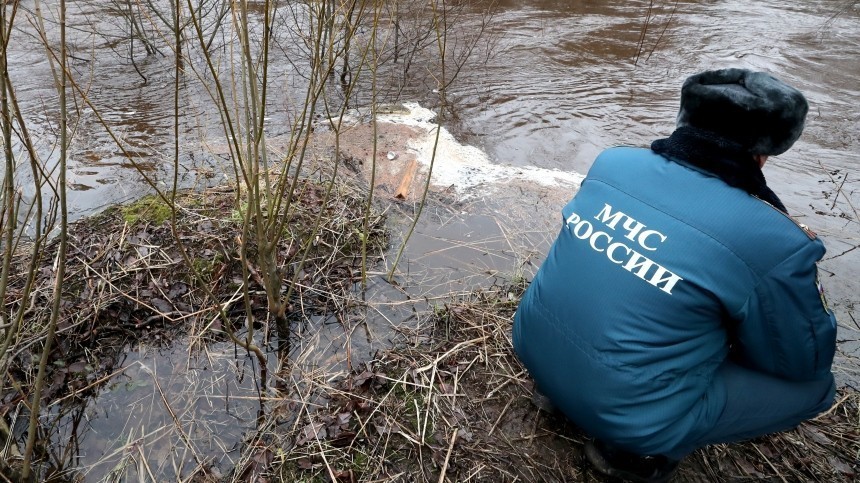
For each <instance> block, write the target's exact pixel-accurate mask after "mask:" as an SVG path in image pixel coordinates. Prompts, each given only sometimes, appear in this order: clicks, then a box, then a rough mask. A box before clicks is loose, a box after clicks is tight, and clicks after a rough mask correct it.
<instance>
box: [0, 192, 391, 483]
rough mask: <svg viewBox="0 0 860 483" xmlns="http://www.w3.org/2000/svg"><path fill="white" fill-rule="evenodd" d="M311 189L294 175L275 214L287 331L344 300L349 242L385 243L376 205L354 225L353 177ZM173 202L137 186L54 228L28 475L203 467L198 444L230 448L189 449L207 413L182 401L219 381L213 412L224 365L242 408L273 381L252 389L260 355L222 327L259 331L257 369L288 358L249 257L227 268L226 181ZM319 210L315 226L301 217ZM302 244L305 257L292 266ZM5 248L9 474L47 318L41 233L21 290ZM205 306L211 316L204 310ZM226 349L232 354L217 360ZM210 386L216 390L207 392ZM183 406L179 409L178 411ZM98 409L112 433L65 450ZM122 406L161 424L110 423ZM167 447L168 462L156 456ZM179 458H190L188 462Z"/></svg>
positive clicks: (354, 264)
mask: <svg viewBox="0 0 860 483" xmlns="http://www.w3.org/2000/svg"><path fill="white" fill-rule="evenodd" d="M326 189H327V186H326V185H324V184H320V183H319V182H318V181H317V182H315V181H312V180H310V179H304V180H301V181H300V182H299V186H298V188H297V190H296V191H295V193H294V195H293V200H292V201H291V203H290V211H289V213H288V214H282V215H281V216H287V217H288V218H289V219H288V222H287V223H286V224H285V228H284V230H285V232H286V233H285V236H283V237H282V241H281V243H280V245H279V246H278V260H279V265H278V267H279V272H280V274H281V275H282V276H283V277H284V279H285V280H292V279H295V280H296V282H295V289H294V290H293V292H292V296H291V299H290V300H289V301H288V302H289V310H288V313H287V316H288V318H289V319H290V320H291V321H292V323H293V326H294V327H295V331H296V334H294V335H296V336H297V337H298V335H297V334H298V332H300V331H301V330H302V327H303V326H304V325H306V324H307V321H308V320H311V319H313V318H314V317H317V316H319V315H320V314H332V313H341V314H342V313H346V312H347V310H348V305H349V304H350V303H352V302H349V300H351V299H352V296H351V295H350V294H351V292H352V291H353V289H354V286H355V284H356V283H358V281H359V280H360V274H361V269H360V265H361V259H362V254H361V249H362V243H363V241H364V240H366V241H367V244H368V254H369V256H370V260H371V262H372V261H373V260H377V259H378V258H379V257H380V256H381V254H382V250H383V249H384V248H385V246H386V243H387V240H386V234H385V231H384V229H383V227H384V223H385V217H384V216H383V215H382V214H381V213H379V212H377V211H373V212H372V213H371V216H370V224H369V228H368V229H367V231H366V232H360V230H358V229H356V227H360V226H362V223H363V222H364V219H365V210H366V208H367V207H366V199H365V198H364V197H363V196H362V192H360V191H359V190H358V188H355V187H351V186H350V185H347V184H339V185H337V186H336V187H335V188H334V189H333V190H332V191H333V194H332V195H331V196H329V197H327V196H326V195H325V193H326ZM240 202H241V201H240ZM175 204H176V206H177V210H176V224H175V227H173V226H172V225H171V222H170V218H171V216H172V212H171V209H170V208H169V206H168V205H167V203H165V202H164V201H163V200H161V199H158V198H155V197H145V198H143V199H141V200H140V201H137V202H135V203H132V204H130V205H126V206H118V207H113V208H110V209H108V210H107V211H105V212H103V213H101V214H99V215H97V216H94V217H91V218H87V219H84V220H81V221H80V222H78V223H76V224H75V225H73V227H72V228H71V230H70V236H69V247H70V248H69V252H68V257H67V271H66V276H65V279H64V281H63V284H62V287H63V305H62V307H61V314H60V318H59V325H58V341H59V343H58V344H57V345H56V346H55V348H54V350H53V351H52V353H51V354H50V358H49V367H50V372H49V375H48V377H47V381H48V382H47V385H46V388H45V390H44V391H43V404H44V407H45V408H46V411H45V415H44V416H43V418H42V420H41V422H42V424H41V427H40V428H39V431H40V434H39V438H38V439H39V440H40V441H42V447H41V448H40V450H39V454H40V455H41V456H40V457H39V458H38V460H40V461H41V462H42V468H41V471H40V472H39V475H40V476H39V479H41V480H48V479H53V480H55V481H66V480H69V479H71V480H75V481H78V480H80V481H84V475H88V476H89V477H88V478H86V481H95V480H94V479H93V478H95V479H97V480H99V481H119V480H124V479H126V478H127V477H129V475H134V474H136V475H137V476H138V477H141V478H144V477H146V475H147V474H149V473H150V472H152V473H153V474H157V475H159V478H161V477H170V475H173V477H175V478H176V479H180V478H181V477H187V476H189V475H194V474H204V473H205V471H204V470H206V469H208V468H210V467H211V466H212V461H213V459H218V458H213V456H212V455H213V454H218V453H222V454H224V453H228V452H231V451H233V450H232V449H231V448H226V447H221V448H219V447H217V445H215V447H214V448H213V444H212V442H213V441H215V440H216V439H217V438H215V439H211V440H210V441H209V444H208V449H206V450H203V449H201V450H199V451H198V450H197V448H204V447H206V446H207V444H199V443H194V442H193V441H191V440H192V439H195V440H196V439H197V438H200V437H202V436H203V435H205V434H206V433H207V432H208V431H209V430H210V429H211V430H212V431H216V430H215V428H207V427H206V424H207V422H206V421H205V420H204V421H195V420H194V419H195V417H194V415H195V414H200V411H205V410H206V409H205V408H201V407H199V406H201V404H202V405H203V406H205V405H206V404H207V401H206V400H205V399H206V396H207V395H213V394H214V399H215V400H217V399H219V397H221V396H223V398H224V399H225V400H226V401H227V402H228V407H226V408H224V409H223V410H217V409H216V410H215V411H222V412H223V413H224V414H225V415H229V413H230V412H231V408H230V407H229V404H230V402H229V401H230V399H229V396H230V388H229V387H226V386H223V384H226V383H224V382H221V381H220V380H221V379H224V380H229V379H230V378H229V377H227V378H226V379H225V374H229V373H234V374H236V378H237V379H240V380H242V379H244V380H245V381H246V382H245V383H244V384H240V385H244V386H245V387H244V389H245V391H246V393H245V394H237V395H236V396H239V398H238V399H240V400H241V399H243V398H245V399H250V400H251V402H252V403H253V402H254V400H255V399H256V403H257V407H258V409H259V408H260V407H261V406H262V405H264V403H265V401H266V400H267V399H268V398H269V397H270V395H271V393H272V392H274V393H277V390H276V388H275V389H273V390H272V391H271V392H269V393H267V392H266V382H267V381H266V378H263V380H257V378H258V377H259V370H260V368H259V367H255V366H253V365H249V364H247V359H245V358H243V356H244V352H245V351H244V350H242V349H238V350H237V347H236V345H234V344H233V343H232V342H230V338H229V337H227V335H228V332H233V333H235V334H238V335H239V336H240V337H244V329H242V328H243V327H246V323H247V320H248V318H251V319H252V321H253V326H254V327H255V328H256V329H257V331H258V332H259V336H257V337H258V338H259V339H260V340H259V343H260V344H262V345H264V346H266V347H267V349H269V351H270V354H271V359H272V360H273V361H274V362H273V363H272V364H271V366H272V369H276V368H277V363H278V361H279V360H280V359H281V358H288V357H289V356H288V354H289V346H290V340H280V339H279V338H278V337H275V335H274V332H275V330H274V324H270V320H269V319H270V315H269V312H268V310H267V303H266V294H265V291H264V290H263V287H262V283H261V281H260V275H259V273H258V271H259V270H258V268H257V267H254V266H253V265H252V263H251V262H249V263H248V264H247V265H246V266H245V267H243V266H242V263H241V262H240V260H241V257H240V255H239V253H240V250H247V251H249V252H251V253H253V251H254V250H255V246H256V243H255V240H254V239H253V236H251V237H250V238H248V239H244V240H243V239H242V237H241V233H242V229H241V224H242V217H241V216H240V217H237V216H234V212H235V211H236V205H237V195H236V193H235V192H234V191H233V190H232V189H231V188H228V187H221V188H213V189H209V190H206V191H205V192H202V193H197V192H183V193H181V194H179V195H178V196H177V198H176V203H175ZM320 215H321V216H322V220H323V227H324V228H323V229H321V230H317V231H314V229H313V228H314V226H315V220H316V219H317V217H318V216H320ZM174 230H175V231H174ZM177 240H178V241H179V242H181V245H182V247H184V250H186V252H187V253H189V254H190V257H191V260H192V263H191V266H188V264H186V263H185V262H184V259H183V257H182V255H181V253H180V244H179V243H178V242H177ZM306 249H307V250H308V256H307V259H306V260H305V262H304V264H303V265H302V268H301V269H300V271H299V272H298V273H296V272H297V270H299V260H300V259H301V256H302V254H303V253H304V251H305V250H306ZM19 251H20V253H19V254H18V255H17V256H16V257H15V260H14V264H13V266H14V272H13V275H12V277H11V278H10V281H9V284H8V287H9V288H8V299H7V300H8V301H11V302H7V308H10V309H11V310H13V311H14V309H16V308H17V307H19V306H20V304H27V305H28V308H27V309H26V313H25V319H24V325H23V327H24V328H25V329H24V330H22V331H21V334H20V337H19V340H18V341H16V344H15V346H14V350H15V353H14V355H13V357H12V365H11V368H10V371H9V373H8V375H7V377H6V378H4V387H3V389H2V394H3V398H2V401H0V415H2V416H3V420H4V424H3V425H2V426H4V427H2V428H0V430H2V431H0V433H2V436H3V440H4V443H5V448H6V453H5V456H6V458H5V459H6V461H7V462H8V465H10V466H11V468H8V467H7V468H6V469H7V470H8V474H9V475H14V474H15V473H14V470H13V469H12V468H14V467H15V464H16V462H17V461H19V457H20V454H19V453H18V451H17V450H18V448H17V444H16V443H20V442H21V441H22V439H21V438H23V437H25V436H24V434H25V433H26V424H25V423H24V422H25V421H26V420H27V415H28V410H27V405H26V399H27V397H28V396H27V395H28V394H29V392H30V390H29V388H31V387H32V384H33V381H34V379H35V377H36V365H37V363H38V358H39V355H38V354H39V352H40V350H41V347H42V345H43V343H44V337H45V327H46V321H47V320H48V318H49V312H50V309H49V303H48V300H49V297H50V295H49V294H50V293H51V284H52V279H53V277H54V267H55V260H54V258H55V257H56V243H54V244H53V245H51V246H49V247H48V248H47V250H46V252H45V255H44V257H43V259H42V260H41V265H40V268H39V271H38V274H37V276H36V288H35V290H34V292H33V293H34V295H33V296H32V297H31V298H30V299H28V300H23V299H22V298H21V296H20V295H16V294H18V293H20V291H21V289H22V287H23V285H24V282H25V278H26V275H27V270H26V267H27V263H28V260H29V258H28V257H29V253H27V250H26V249H23V248H22V249H21V250H19ZM195 272H196V274H195ZM204 288H205V290H204ZM348 299H349V300H348ZM220 312H223V313H224V314H226V319H224V318H222V317H219V313H220ZM225 320H226V324H230V326H229V327H226V326H225V325H224V324H225ZM270 325H271V326H272V329H271V331H270ZM291 339H292V337H291ZM174 344H178V345H181V346H182V347H184V348H185V350H186V352H187V354H186V355H185V357H183V356H181V355H180V356H178V357H177V356H176V355H175V354H171V353H170V350H171V347H172V346H173V345H174ZM162 352H163V353H162ZM144 353H155V355H152V354H144ZM145 357H154V358H155V359H159V360H160V361H161V363H162V364H168V365H169V364H172V365H173V366H175V367H173V368H172V370H171V371H170V374H166V375H165V374H157V372H158V370H162V369H156V370H153V369H152V368H151V367H148V366H147V365H146V364H144V363H142V362H140V361H141V360H143V359H144V358H145ZM184 358H187V359H188V360H187V361H183V360H182V359H184ZM231 359H232V360H233V363H229V362H227V363H223V364H222V363H220V362H219V361H225V360H226V361H229V360H231ZM192 361H194V362H192ZM206 366H211V367H212V369H214V368H215V367H220V368H221V371H222V372H223V373H222V374H216V375H215V376H216V377H215V378H214V379H213V380H210V381H208V382H207V380H203V379H200V380H195V378H198V377H200V374H201V371H200V370H199V369H200V368H201V367H206ZM209 372H210V373H211V372H212V371H209ZM246 373H247V374H246ZM243 374H244V375H243ZM207 377H212V376H211V375H209V376H207ZM277 377H278V376H275V380H277ZM248 381H250V382H248ZM249 384H250V385H249ZM219 386H220V387H219ZM225 388H226V391H227V393H226V394H223V395H222V394H220V393H221V392H223V391H224V390H225ZM141 389H143V391H141ZM255 389H256V390H255ZM183 392H191V393H194V394H183ZM199 398H203V399H204V400H198V399H199ZM176 401H187V402H188V405H187V406H185V407H181V405H182V403H179V404H180V407H177V406H176V404H177V403H176ZM240 402H241V401H240ZM208 404H209V405H211V404H212V402H211V400H209V401H208ZM234 404H235V403H234ZM88 405H89V406H90V407H89V409H86V408H87V406H88ZM240 405H241V404H240ZM251 406H253V404H251ZM191 409H194V411H190V412H189V410H191ZM240 409H243V408H240ZM243 410H245V409H243ZM109 411H115V412H118V413H119V414H120V415H122V414H127V415H128V416H126V417H128V418H129V420H128V421H126V422H125V423H122V422H120V423H118V425H119V427H118V428H117V429H118V430H119V434H115V435H113V436H112V437H111V438H112V439H114V441H101V442H99V443H98V444H97V445H96V446H97V447H99V448H101V449H102V451H103V452H104V454H103V455H102V460H101V461H100V460H99V457H98V455H81V454H79V453H80V452H81V448H80V446H79V444H80V442H79V441H78V438H79V437H81V436H82V434H83V433H87V432H89V433H92V431H93V429H92V428H93V427H94V426H93V425H92V424H89V423H92V421H89V423H87V420H88V419H93V418H95V417H96V416H97V415H98V414H97V413H99V412H109ZM195 411H196V412H195ZM233 411H236V408H233ZM94 412H95V413H94ZM136 413H137V414H139V413H159V418H157V420H158V421H161V426H160V427H157V426H158V425H156V427H154V426H148V427H123V424H125V425H128V422H129V421H132V416H131V415H132V414H136ZM258 416H259V415H255V414H251V415H250V416H247V415H242V416H238V415H234V416H228V417H227V418H228V419H230V418H232V417H236V418H237V421H244V423H242V424H239V427H241V428H245V429H247V427H254V426H256V424H255V421H254V419H255V417H258ZM5 421H11V423H10V424H8V425H6V424H5ZM82 421H83V422H82ZM248 421H250V423H248ZM116 424H117V423H115V425H116ZM150 424H151V423H150ZM227 429H228V430H230V429H229V428H227ZM223 431H224V430H223V429H219V430H217V432H214V433H213V434H215V435H218V434H219V433H221V432H223ZM230 431H232V430H230ZM88 437H89V438H90V439H92V438H95V439H98V438H99V436H98V435H93V434H89V435H88ZM104 437H105V436H104V435H103V436H102V438H104ZM235 443H236V442H235V441H234V442H233V443H232V444H235ZM171 459H172V460H173V463H174V466H173V468H170V465H169V463H168V462H169V461H170V460H171ZM177 461H178V462H179V464H178V466H176V464H177ZM81 462H87V463H86V465H85V467H79V465H80V463H81ZM189 462H190V463H193V464H195V465H196V466H197V467H198V468H196V469H194V468H193V466H191V467H189V466H188V464H189ZM147 465H152V466H153V467H152V468H147ZM95 468H100V469H98V470H95ZM129 472H131V473H129ZM10 477H11V476H10ZM12 479H13V480H14V477H12Z"/></svg>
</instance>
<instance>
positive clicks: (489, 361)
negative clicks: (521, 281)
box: [235, 287, 860, 482]
mask: <svg viewBox="0 0 860 483" xmlns="http://www.w3.org/2000/svg"><path fill="white" fill-rule="evenodd" d="M520 290H521V288H510V287H508V288H500V287H496V288H493V289H491V290H488V291H484V292H479V293H474V294H472V295H471V296H469V297H466V298H463V299H461V300H457V301H452V302H450V303H448V304H445V305H443V306H440V307H438V309H437V310H436V311H435V312H434V313H433V314H432V316H431V318H432V319H433V324H429V325H428V327H429V328H428V329H427V330H426V331H425V332H423V333H409V332H408V331H406V330H404V333H405V335H406V338H405V340H404V344H403V346H401V347H399V348H395V349H393V350H390V351H387V352H385V353H384V354H380V355H379V356H378V358H377V359H376V360H374V361H373V362H371V363H369V364H367V365H366V367H363V368H361V369H360V370H357V371H354V372H353V373H352V374H351V375H350V376H349V377H348V378H345V379H341V380H338V381H337V382H332V381H330V380H326V379H325V378H319V379H318V380H316V381H315V382H313V383H312V384H311V387H309V388H308V393H309V394H314V395H315V399H314V401H315V405H317V406H318V405H320V404H322V405H323V407H318V409H316V410H313V409H311V408H310V406H308V405H306V406H302V407H300V408H299V409H298V410H299V412H300V414H301V416H300V417H299V419H297V420H295V421H293V422H292V424H290V425H288V426H276V425H273V426H270V427H269V428H267V431H265V432H263V433H261V435H260V437H259V439H258V440H257V443H256V446H255V448H256V449H255V451H256V452H255V454H256V457H249V461H255V462H261V461H262V462H265V464H256V463H254V471H255V474H256V475H257V477H258V478H260V479H259V480H257V481H341V482H376V481H427V482H443V481H458V482H465V481H476V482H479V481H482V482H483V481H485V482H499V481H534V482H543V481H604V480H603V479H602V478H601V477H600V476H599V475H597V474H596V473H595V472H594V471H593V470H592V469H590V467H589V465H588V464H587V462H586V461H585V460H584V457H583V454H582V451H581V449H582V444H583V442H584V441H585V440H586V436H585V435H584V434H583V433H582V432H581V431H579V430H578V429H577V428H576V427H574V426H573V425H571V424H569V423H568V422H567V421H566V420H565V419H564V418H563V417H559V416H555V415H551V414H547V413H544V412H541V411H539V410H538V409H536V408H535V407H534V406H533V405H532V404H531V401H530V395H531V391H532V382H531V380H530V378H529V377H528V375H527V373H526V372H525V370H524V369H523V367H522V366H521V365H520V363H519V361H518V360H517V358H516V356H515V355H514V353H513V350H512V345H511V340H510V328H511V319H512V315H513V312H514V310H515V307H516V303H517V301H518V298H519V295H520ZM410 341H411V343H410ZM295 409H296V408H295V407H294V410H295ZM858 456H860V394H858V393H857V392H856V391H843V392H841V393H840V394H839V397H838V402H837V404H836V405H835V406H834V407H833V409H831V410H830V411H829V412H828V413H826V414H824V415H822V416H820V417H819V418H817V419H816V420H814V421H809V422H807V423H804V424H803V425H802V426H801V427H800V428H798V429H797V430H795V431H790V432H785V433H780V434H776V435H771V436H768V437H764V438H760V439H757V440H754V441H749V442H746V443H742V444H732V445H718V446H713V447H709V448H706V449H703V450H700V451H698V452H697V453H695V454H694V455H692V456H691V457H689V458H687V459H686V460H685V462H684V464H683V465H682V468H681V470H680V472H679V474H678V476H677V477H676V480H675V481H753V480H755V481H759V480H765V481H787V482H794V481H822V482H824V481H827V482H833V481H854V478H855V476H856V472H857V471H858V470H860V468H858ZM236 476H237V478H235V479H236V480H242V481H246V480H248V477H249V476H250V473H249V472H247V471H246V472H244V473H242V474H241V475H239V474H237V475H236ZM251 480H253V478H252V479H251Z"/></svg>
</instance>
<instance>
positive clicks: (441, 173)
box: [377, 102, 583, 195]
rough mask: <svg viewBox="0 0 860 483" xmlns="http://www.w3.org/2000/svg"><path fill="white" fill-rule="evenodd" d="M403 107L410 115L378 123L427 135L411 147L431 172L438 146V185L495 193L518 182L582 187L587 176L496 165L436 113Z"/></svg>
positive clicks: (386, 117) (381, 117)
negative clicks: (438, 121) (438, 119)
mask: <svg viewBox="0 0 860 483" xmlns="http://www.w3.org/2000/svg"><path fill="white" fill-rule="evenodd" d="M403 107H404V108H406V109H408V110H409V113H408V114H405V113H392V114H381V115H379V116H377V122H388V123H394V124H402V125H407V126H412V127H416V128H419V129H420V130H422V131H423V132H425V133H426V134H424V135H422V136H419V137H417V138H415V139H410V140H409V141H408V144H407V147H408V149H410V150H411V151H413V152H414V153H415V154H416V156H417V160H418V162H420V163H421V164H422V165H423V166H424V167H425V168H427V169H429V167H430V163H431V160H433V158H434V147H435V161H433V173H432V177H431V183H432V184H434V185H437V186H441V187H454V189H455V190H457V192H458V193H460V194H463V195H468V194H469V193H470V192H472V191H475V190H476V189H477V188H481V189H485V190H493V189H495V188H498V187H500V185H504V184H506V183H508V182H510V181H514V180H517V181H530V182H533V183H535V184H538V185H542V186H553V187H558V186H575V187H578V186H579V184H580V183H581V182H582V179H583V175H581V174H579V173H576V172H567V171H560V170H556V169H544V168H537V167H521V166H503V165H498V164H493V163H492V162H491V161H490V159H489V157H487V155H486V153H484V152H483V151H482V150H481V149H479V148H477V147H474V146H467V145H464V144H461V143H459V142H458V141H457V140H456V139H455V138H454V136H453V135H452V134H451V133H450V132H449V131H448V130H447V129H445V128H444V127H440V126H439V125H438V124H436V123H435V122H433V120H434V119H435V118H436V113H435V112H433V111H431V110H430V109H426V108H424V107H421V106H420V105H418V103H414V102H406V103H403ZM437 129H439V131H438V143H437Z"/></svg>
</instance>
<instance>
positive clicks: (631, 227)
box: [565, 203, 683, 295]
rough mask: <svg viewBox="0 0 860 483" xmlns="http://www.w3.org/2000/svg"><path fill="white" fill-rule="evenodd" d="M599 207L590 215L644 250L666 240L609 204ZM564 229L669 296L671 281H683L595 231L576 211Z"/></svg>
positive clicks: (609, 236) (652, 250)
mask: <svg viewBox="0 0 860 483" xmlns="http://www.w3.org/2000/svg"><path fill="white" fill-rule="evenodd" d="M604 205H605V206H604V207H603V209H602V210H600V212H599V213H598V214H597V215H596V216H595V217H594V219H595V220H597V221H599V222H600V223H602V225H603V226H605V227H606V228H608V229H609V230H612V233H613V234H614V233H615V232H616V230H618V229H619V222H620V224H621V226H620V230H619V231H623V232H626V233H624V238H626V239H628V240H630V241H632V242H635V243H637V244H638V245H639V246H640V247H642V248H643V249H644V250H647V251H650V252H655V251H657V248H658V247H659V245H660V244H661V243H663V242H665V241H666V235H664V234H662V233H660V232H659V231H657V230H653V229H649V228H648V227H647V226H645V225H644V224H643V223H641V222H639V221H636V220H635V219H633V218H632V217H630V216H629V215H626V214H624V213H623V212H621V211H616V212H614V213H613V212H612V206H610V205H609V204H606V203H605V204H604ZM565 224H566V227H567V229H568V230H570V231H571V233H572V234H573V236H574V237H576V238H578V239H579V240H583V241H587V242H588V245H589V246H590V247H591V249H592V250H594V251H596V252H599V253H604V254H606V258H608V259H609V261H611V262H612V263H614V264H616V265H619V266H621V268H623V269H624V270H627V271H628V272H630V273H632V274H634V275H636V276H637V277H639V278H641V279H642V280H644V281H646V282H648V283H650V284H651V285H653V286H655V287H657V288H659V289H660V290H662V291H664V292H666V293H667V294H669V295H672V289H673V288H675V284H677V283H678V282H679V281H681V280H683V278H681V277H680V276H678V275H676V274H674V273H672V272H671V271H670V270H667V269H666V268H665V267H663V266H662V265H660V264H659V263H657V262H655V261H653V260H651V259H650V258H648V257H646V256H645V255H642V254H641V253H639V252H638V251H636V250H634V249H633V248H630V247H629V246H627V245H626V244H625V243H624V242H620V241H615V237H613V236H612V235H611V234H610V233H608V232H606V231H599V228H600V227H599V225H598V230H595V228H594V226H595V224H593V223H592V222H591V221H589V220H584V219H582V218H581V217H580V216H579V215H578V214H577V213H572V214H571V215H570V216H568V217H567V219H566V220H565Z"/></svg>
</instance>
